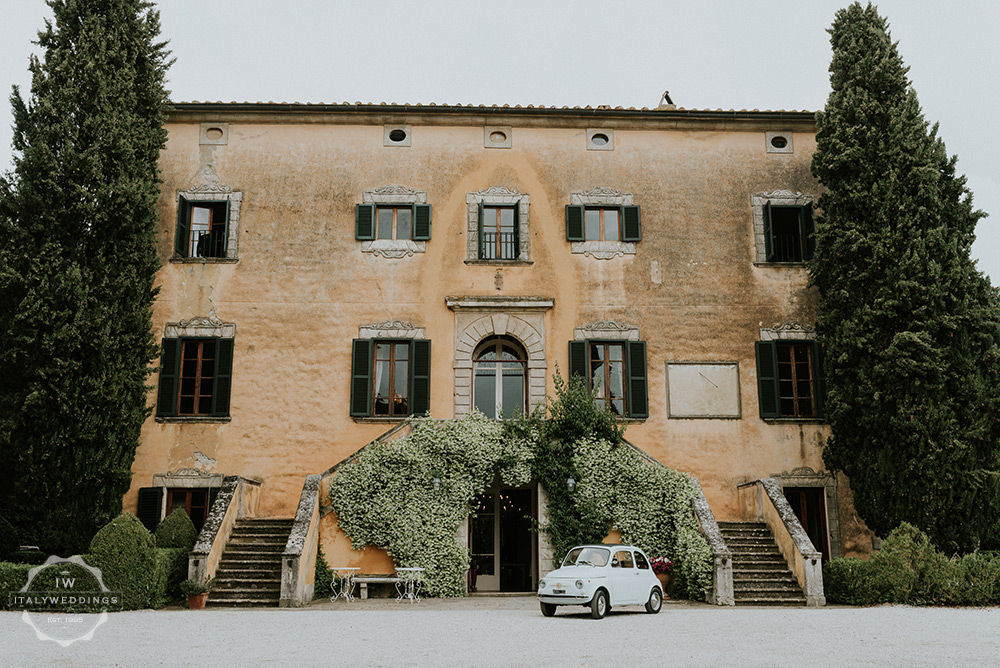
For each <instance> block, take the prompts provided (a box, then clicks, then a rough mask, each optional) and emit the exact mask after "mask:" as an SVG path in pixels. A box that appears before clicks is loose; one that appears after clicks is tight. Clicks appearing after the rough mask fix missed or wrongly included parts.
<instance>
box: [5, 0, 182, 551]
mask: <svg viewBox="0 0 1000 668" xmlns="http://www.w3.org/2000/svg"><path fill="white" fill-rule="evenodd" d="M48 4H49V7H50V8H51V10H52V13H53V19H52V20H51V21H47V22H46V26H45V29H44V30H43V31H41V32H40V33H39V35H38V44H39V46H40V47H41V48H42V50H43V55H42V59H41V60H38V59H37V58H34V57H33V58H32V59H31V62H30V65H29V68H30V70H31V73H32V83H31V95H30V97H29V98H28V100H27V101H24V100H23V99H22V97H21V95H20V92H19V91H18V90H17V88H15V89H14V92H13V94H12V96H11V103H12V105H13V110H14V140H13V147H14V151H15V157H14V170H13V172H12V173H11V174H9V175H7V176H6V177H5V178H4V179H2V180H0V512H2V513H3V514H4V515H5V516H6V517H7V518H8V519H9V520H10V521H11V522H12V523H13V524H14V525H15V526H17V527H18V529H19V530H20V531H19V533H20V535H21V536H22V539H24V540H30V541H37V542H38V543H40V544H41V545H42V546H43V547H44V548H45V549H47V550H50V551H59V552H63V553H66V552H76V551H80V550H82V549H84V548H85V547H86V546H87V544H88V541H89V540H90V538H91V537H92V536H93V535H94V533H95V532H96V531H97V529H98V528H99V527H100V526H101V525H102V524H104V523H105V522H107V521H108V520H110V519H111V518H113V517H115V516H116V515H118V514H119V513H120V512H121V499H122V495H123V494H124V493H125V492H126V491H127V490H128V487H129V483H130V479H131V465H132V461H133V459H134V457H135V450H136V447H137V446H138V443H139V431H140V428H141V425H142V423H143V421H144V419H145V417H146V416H147V415H148V411H147V408H146V380H147V377H148V375H149V372H150V362H151V360H152V359H153V358H154V357H155V355H156V347H155V343H154V339H153V336H152V331H151V314H152V304H153V299H154V297H155V295H156V289H155V287H154V284H153V277H154V273H155V271H156V269H157V266H158V259H157V254H156V248H155V229H156V226H157V212H156V201H157V197H158V195H159V171H158V166H157V158H158V156H159V152H160V150H161V149H162V148H163V146H164V143H165V140H166V132H165V130H164V129H163V122H164V120H165V113H166V109H167V92H166V91H165V90H164V77H165V74H166V70H167V67H168V66H169V64H170V63H169V62H168V60H167V59H168V55H169V52H168V51H166V48H165V43H164V42H160V41H158V40H159V32H160V25H159V14H158V12H157V11H155V9H154V7H153V5H152V4H151V3H149V2H144V1H142V0H51V1H50V2H49V3H48Z"/></svg>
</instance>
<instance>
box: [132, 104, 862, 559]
mask: <svg viewBox="0 0 1000 668" xmlns="http://www.w3.org/2000/svg"><path fill="white" fill-rule="evenodd" d="M175 120H176V119H175ZM197 120H212V119H210V118H209V119H206V118H200V119H198V118H194V119H193V120H191V122H179V121H178V122H172V123H170V124H169V125H168V131H169V139H168V144H167V147H166V149H165V150H164V152H163V154H162V161H161V165H162V170H163V179H164V183H163V190H162V196H161V198H160V203H159V207H160V212H161V220H162V225H161V230H160V232H161V237H160V239H161V240H160V246H159V249H160V255H161V257H162V259H163V261H164V264H163V267H162V269H161V270H160V273H159V276H158V283H159V285H160V288H161V292H160V296H159V298H158V300H157V302H156V307H155V314H154V329H155V331H156V332H157V333H158V335H162V332H163V329H164V325H165V324H166V323H168V322H178V321H180V320H183V319H189V318H193V317H204V316H208V315H210V314H211V315H214V316H215V317H217V318H219V319H220V320H222V321H223V322H226V323H235V324H236V335H235V352H234V364H233V385H232V399H231V416H232V419H231V422H228V423H225V424H173V423H170V424H165V423H159V422H157V421H155V420H154V418H152V417H151V418H150V419H149V420H148V421H147V422H146V424H145V426H144V429H143V434H142V445H141V446H140V448H139V450H138V452H137V455H136V460H135V465H134V467H133V470H134V478H133V488H132V490H131V491H130V493H129V494H128V496H126V498H125V507H126V509H134V508H135V505H136V494H137V491H136V490H137V489H138V488H140V487H144V486H148V485H149V484H151V480H152V476H153V474H155V473H164V472H166V471H168V470H176V469H178V468H184V467H194V468H205V469H206V470H211V471H213V472H219V473H225V474H239V475H242V476H246V477H250V478H257V479H260V480H261V481H262V482H263V485H262V488H261V498H260V505H259V514H260V515H262V516H291V515H292V514H293V513H294V511H295V507H296V503H297V501H298V497H299V492H300V490H301V486H302V483H303V480H304V478H305V476H306V475H307V474H310V473H319V472H322V471H324V470H326V469H327V468H328V467H330V466H331V465H333V464H336V463H337V462H339V461H341V460H342V459H344V458H345V457H347V456H348V455H350V454H351V453H353V452H355V451H356V450H357V449H358V448H360V447H361V446H363V445H364V444H366V443H368V442H369V441H371V440H372V439H373V438H375V437H377V436H378V435H379V434H381V433H383V432H384V431H386V430H388V429H389V428H390V427H391V426H392V425H391V424H389V423H387V422H356V421H354V420H352V419H351V418H350V417H349V414H348V410H349V407H348V403H349V396H350V383H349V371H350V369H349V366H350V360H351V340H352V339H354V338H356V337H357V336H358V328H359V327H360V326H363V325H367V324H370V323H373V322H379V321H386V320H402V321H408V322H413V323H414V324H416V325H417V326H420V327H424V328H426V336H427V338H429V339H431V341H432V369H431V412H432V414H433V415H434V416H435V417H442V418H446V417H451V416H452V415H453V408H454V380H453V373H454V372H453V368H452V362H453V346H454V341H455V314H454V313H453V312H452V311H450V310H449V309H448V308H447V306H446V305H445V298H446V297H449V296H458V295H464V296H500V295H503V296H539V297H549V298H553V299H554V302H555V306H554V307H553V308H552V309H551V310H549V311H547V312H546V314H545V319H546V320H545V322H546V336H547V341H546V354H547V363H548V372H547V388H548V393H549V394H551V393H552V392H553V385H552V372H553V370H554V369H555V365H556V364H558V365H559V367H560V369H561V370H562V371H563V373H564V374H565V370H566V366H567V342H568V341H569V340H571V339H573V338H574V336H573V329H574V327H579V326H581V325H584V324H587V323H593V322H596V321H602V320H612V321H616V322H620V323H626V324H628V325H632V326H637V327H638V328H639V337H640V339H642V340H645V341H646V342H647V346H648V350H647V356H648V362H647V374H648V378H649V413H650V416H649V418H648V419H647V420H645V421H643V422H635V423H632V424H630V425H629V427H628V431H627V433H626V437H627V438H628V439H629V440H630V441H632V442H633V443H635V444H636V445H638V446H639V447H641V448H643V449H644V450H646V451H647V452H648V453H649V454H651V455H652V456H653V457H655V458H657V459H658V460H660V461H661V462H663V463H665V464H667V465H669V466H671V467H674V468H676V469H679V470H682V471H689V472H691V473H693V474H694V475H696V476H697V477H698V478H699V480H700V481H701V484H702V486H703V488H704V491H705V495H706V497H707V498H708V501H709V503H710V504H711V507H712V509H713V511H714V512H715V514H716V516H717V517H718V518H719V519H736V518H737V515H738V509H737V493H736V485H737V484H738V483H741V482H744V481H746V480H752V479H756V478H760V477H766V476H769V475H772V474H775V473H778V472H780V471H782V470H791V469H792V468H794V467H797V466H809V467H812V468H813V469H816V470H819V469H821V468H822V466H823V465H822V459H821V456H820V453H821V447H822V443H823V441H824V440H825V437H826V435H827V427H826V426H825V425H822V424H815V423H765V422H764V421H762V420H761V419H760V418H759V417H758V406H757V386H756V368H755V358H754V342H755V341H757V340H758V339H759V328H760V327H762V326H772V325H774V324H778V323H787V322H797V323H802V324H812V323H813V322H814V321H815V309H816V294H815V292H814V291H813V290H811V289H809V288H808V287H807V275H806V270H805V269H803V268H796V267H778V268H776V267H759V266H755V265H754V260H755V251H754V241H753V239H754V237H753V221H752V208H751V203H750V196H751V194H754V193H762V192H770V191H773V190H777V189H783V190H791V191H793V192H795V191H801V192H802V193H804V194H807V195H818V194H819V193H818V190H819V187H818V185H817V183H816V181H815V180H814V179H813V178H812V177H811V175H810V173H809V162H810V159H811V154H812V150H813V148H814V146H815V142H814V138H813V136H812V134H811V127H804V128H802V129H803V131H802V132H795V133H794V135H793V136H794V146H795V151H794V153H790V154H774V153H766V152H765V142H764V131H765V130H766V129H770V130H785V129H786V128H785V127H784V126H782V125H778V126H776V127H772V126H769V125H767V123H766V122H764V121H761V122H759V123H756V124H747V127H743V126H738V125H736V124H732V123H729V124H727V123H725V122H723V121H717V122H708V121H706V122H704V123H702V124H700V125H699V124H697V123H689V124H688V126H689V129H674V130H669V129H666V130H664V129H648V128H647V127H645V126H643V125H642V124H641V123H639V122H636V123H632V126H630V125H629V123H628V122H626V121H620V122H618V123H617V126H616V127H615V134H614V143H615V147H614V150H613V151H588V150H586V133H585V127H584V126H583V124H582V123H580V122H574V123H563V124H562V125H560V123H559V122H558V120H553V121H548V122H546V123H541V122H538V121H536V122H533V123H531V124H529V126H527V127H520V126H519V125H518V123H517V122H515V121H512V122H510V124H511V125H513V126H514V129H513V133H512V138H513V148H511V149H485V148H484V147H483V123H482V122H479V123H478V124H476V119H475V118H461V119H459V120H457V121H456V124H454V125H450V126H446V125H440V124H438V125H419V124H417V123H416V122H414V123H413V129H412V145H411V146H410V147H405V148H403V147H384V146H383V122H388V121H385V120H384V119H381V120H380V119H378V118H374V117H372V118H369V117H364V116H363V115H362V116H359V118H358V121H357V123H356V124H350V123H349V122H348V121H349V119H348V121H345V120H344V119H343V118H341V119H340V120H339V121H338V122H337V123H324V122H304V121H302V119H300V118H298V117H295V116H290V117H289V118H287V119H284V122H277V121H275V119H273V118H269V121H275V122H266V123H265V122H260V121H258V120H255V117H254V115H253V114H244V115H242V116H238V117H237V116H234V117H232V118H226V117H224V116H222V115H220V116H219V118H218V119H217V120H222V121H228V122H229V125H228V144H226V145H221V146H200V145H199V123H198V122H195V121H197ZM277 120H281V119H277ZM418 120H419V119H418ZM391 122H394V123H406V122H409V121H408V119H405V118H397V119H395V120H393V121H391ZM437 122H438V123H443V121H440V120H438V121H437ZM493 122H499V121H495V120H494V121H493ZM459 123H466V124H467V125H461V124H459ZM573 125H577V126H579V127H574V126H573ZM216 175H217V179H216ZM213 180H215V182H216V183H217V184H218V185H222V186H228V187H230V188H232V189H233V190H234V191H241V192H242V193H243V200H242V207H241V214H240V223H239V261H238V262H237V263H235V264H207V263H206V264H202V263H183V264H182V263H171V262H169V258H170V257H171V255H172V253H173V239H174V226H175V220H176V209H177V192H178V191H180V190H187V189H190V188H193V187H197V186H199V185H200V184H202V183H205V182H206V181H207V182H213ZM394 184H398V185H403V186H406V187H408V188H411V189H415V190H422V191H426V193H427V201H428V202H429V203H430V204H432V206H433V236H432V240H431V241H429V242H428V243H427V245H426V252H425V253H417V254H414V255H413V256H412V257H407V258H403V259H388V258H384V257H376V256H373V255H372V254H369V253H362V252H361V250H360V246H361V244H360V242H358V241H356V240H355V238H354V205H355V204H356V203H359V202H361V198H362V191H363V190H371V189H375V188H378V187H381V186H386V185H394ZM491 186H503V187H506V188H510V189H516V190H518V191H520V192H522V193H526V194H528V195H530V198H531V204H530V223H529V228H530V235H531V238H530V259H531V261H532V264H531V265H529V266H503V267H498V266H481V265H468V264H466V263H465V259H466V252H467V251H466V243H467V238H466V235H467V225H468V218H467V215H468V209H467V204H466V195H467V194H468V193H470V192H475V191H478V190H480V189H483V188H489V187H491ZM599 186H601V187H611V188H614V189H616V190H620V191H622V192H623V193H632V194H633V195H634V201H635V203H636V204H638V205H640V206H641V210H642V226H643V237H642V241H641V242H640V243H639V244H638V246H637V252H636V254H635V255H626V256H624V257H616V258H614V259H612V260H597V259H595V258H592V257H587V256H584V255H580V254H572V253H571V252H570V244H569V243H568V242H567V241H566V233H565V217H564V206H565V205H566V204H568V203H569V200H570V193H572V192H582V191H585V190H590V189H592V188H595V187H599ZM498 274H500V275H501V276H502V289H498V288H497V287H496V286H497V285H498V280H497V275H498ZM683 360H699V361H713V360H714V361H735V362H738V364H739V379H740V393H741V413H742V418H741V419H738V420H709V419H668V417H667V406H666V387H665V363H666V362H667V361H683ZM156 380H157V379H156V376H154V377H153V378H152V383H153V384H154V385H155V383H156ZM154 401H155V392H151V394H150V402H151V403H152V402H154ZM196 453H201V455H196ZM205 458H208V459H207V460H206V459H205ZM206 461H209V464H207V465H206V464H205V462H206ZM212 461H214V463H212ZM845 487H846V486H845ZM845 526H846V523H845ZM331 527H332V523H331V522H330V521H329V517H328V518H326V519H324V521H323V531H322V535H323V538H324V545H326V546H327V550H328V559H329V560H330V563H331V564H333V562H334V561H337V562H343V563H344V564H347V563H353V562H351V561H350V557H349V555H347V554H343V555H342V554H340V553H339V552H338V551H337V549H338V548H335V546H334V544H335V543H337V544H342V543H343V541H335V540H334V536H333V533H332V532H334V531H335V530H334V529H332V528H331ZM376 561H377V560H376ZM375 565H377V564H375V563H374V562H373V564H372V568H374V567H375Z"/></svg>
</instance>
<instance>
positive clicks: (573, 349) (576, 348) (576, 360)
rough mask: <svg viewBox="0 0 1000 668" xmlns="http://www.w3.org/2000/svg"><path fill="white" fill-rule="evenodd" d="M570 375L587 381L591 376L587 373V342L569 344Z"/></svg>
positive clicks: (571, 342)
mask: <svg viewBox="0 0 1000 668" xmlns="http://www.w3.org/2000/svg"><path fill="white" fill-rule="evenodd" d="M569 375H570V377H571V378H572V377H573V376H580V377H581V378H583V379H584V380H587V379H588V378H589V377H590V375H589V374H588V373H587V342H586V341H570V342H569Z"/></svg>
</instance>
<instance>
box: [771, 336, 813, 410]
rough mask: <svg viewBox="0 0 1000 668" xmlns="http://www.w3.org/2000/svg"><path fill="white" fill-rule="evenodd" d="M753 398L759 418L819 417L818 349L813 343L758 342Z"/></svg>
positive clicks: (789, 341) (800, 341)
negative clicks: (754, 395)
mask: <svg viewBox="0 0 1000 668" xmlns="http://www.w3.org/2000/svg"><path fill="white" fill-rule="evenodd" d="M756 357H757V397H758V401H759V406H760V416H761V417H762V418H803V419H816V418H822V417H823V400H824V394H825V391H826V388H825V379H824V376H823V362H822V349H821V348H820V346H819V344H818V343H816V342H815V341H802V340H788V341H758V342H757V343H756Z"/></svg>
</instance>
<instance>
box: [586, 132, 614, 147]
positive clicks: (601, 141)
mask: <svg viewBox="0 0 1000 668" xmlns="http://www.w3.org/2000/svg"><path fill="white" fill-rule="evenodd" d="M608 141H609V140H608V136H607V135H606V134H604V133H603V132H598V133H595V134H594V135H593V136H592V137H591V138H590V143H591V144H593V145H594V146H607V145H608Z"/></svg>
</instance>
